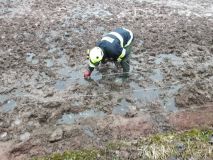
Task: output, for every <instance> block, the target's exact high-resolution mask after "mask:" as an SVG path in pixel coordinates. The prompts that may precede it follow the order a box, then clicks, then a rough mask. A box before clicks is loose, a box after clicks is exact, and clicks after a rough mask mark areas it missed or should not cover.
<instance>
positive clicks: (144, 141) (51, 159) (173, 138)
mask: <svg viewBox="0 0 213 160" xmlns="http://www.w3.org/2000/svg"><path fill="white" fill-rule="evenodd" d="M212 135H213V130H199V129H193V130H190V131H185V132H179V133H162V134H156V135H151V136H149V137H142V138H140V139H138V140H136V141H126V140H123V141H113V142H109V143H108V144H107V145H106V146H105V149H102V150H100V149H90V150H80V151H70V152H65V153H63V154H53V155H50V156H47V157H44V158H36V160H93V159H114V160H117V159H119V160H120V159H142V160H143V159H144V160H149V159H150V160H155V159H156V160H165V159H168V158H172V157H173V158H177V159H190V158H191V159H199V160H202V159H213V145H212V144H211V143H209V140H210V138H211V136H212Z"/></svg>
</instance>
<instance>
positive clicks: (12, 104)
mask: <svg viewBox="0 0 213 160" xmlns="http://www.w3.org/2000/svg"><path fill="white" fill-rule="evenodd" d="M15 107H16V101H15V100H13V99H10V100H7V101H6V103H5V104H3V105H2V106H1V108H0V112H10V111H12V110H13V109H14V108H15Z"/></svg>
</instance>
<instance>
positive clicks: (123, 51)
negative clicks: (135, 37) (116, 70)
mask: <svg viewBox="0 0 213 160" xmlns="http://www.w3.org/2000/svg"><path fill="white" fill-rule="evenodd" d="M125 55H126V50H125V49H123V50H122V53H121V55H120V56H119V57H118V59H117V60H118V61H121V60H122V59H123V58H124V57H125Z"/></svg>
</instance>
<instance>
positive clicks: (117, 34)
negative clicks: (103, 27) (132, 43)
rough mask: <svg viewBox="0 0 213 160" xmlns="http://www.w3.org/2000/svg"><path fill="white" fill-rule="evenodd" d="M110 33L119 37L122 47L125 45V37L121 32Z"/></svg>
mask: <svg viewBox="0 0 213 160" xmlns="http://www.w3.org/2000/svg"><path fill="white" fill-rule="evenodd" d="M109 34H111V35H113V36H115V37H116V38H118V39H119V41H120V45H121V47H122V48H123V47H124V40H123V37H122V36H121V35H120V34H119V33H117V32H110V33H109Z"/></svg>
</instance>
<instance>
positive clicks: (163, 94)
mask: <svg viewBox="0 0 213 160" xmlns="http://www.w3.org/2000/svg"><path fill="white" fill-rule="evenodd" d="M212 7H213V5H212V1H211V0H204V1H202V2H201V1H198V0H194V1H190V2H188V1H186V0H175V1H171V0H169V1H166V2H165V1H163V0H162V1H155V0H152V1H147V0H137V1H129V0H125V1H120V0H116V1H98V0H89V1H85V0H78V1H68V0H57V1H56V0H52V1H49V0H22V1H21V0H14V1H6V0H0V75H1V78H0V159H24V158H29V157H33V156H41V155H46V154H49V153H52V152H63V151H65V150H70V149H78V148H83V147H90V146H98V147H101V146H103V145H104V143H106V142H107V141H110V140H113V139H122V138H127V139H135V138H138V137H140V136H144V135H148V134H151V133H156V132H164V131H171V130H184V129H189V128H192V127H197V126H206V127H212V125H213V119H212V117H213V115H212V113H213V112H212V107H213V56H212V55H213V39H212V37H213V36H212V35H213V10H212ZM120 26H123V27H126V28H128V29H130V30H132V31H133V33H134V35H135V40H134V44H133V51H132V54H131V61H130V66H131V67H130V68H131V71H130V77H129V78H128V79H127V80H126V81H124V82H122V83H121V81H120V79H119V75H120V73H121V71H122V70H121V68H119V67H118V68H117V67H116V65H115V64H114V63H107V64H105V65H101V66H99V67H98V68H97V69H96V70H95V71H94V73H93V75H92V79H91V80H90V81H86V80H84V78H83V71H84V70H85V68H86V67H87V64H88V60H87V58H86V57H87V54H86V50H87V49H90V48H91V47H93V46H94V44H95V42H96V41H97V40H98V39H100V38H101V36H102V35H103V34H105V33H107V32H109V31H111V30H112V29H114V28H116V27H120ZM198 121H199V123H198ZM196 122H197V123H196ZM201 122H202V123H201ZM2 148H4V150H3V149H2Z"/></svg>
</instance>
